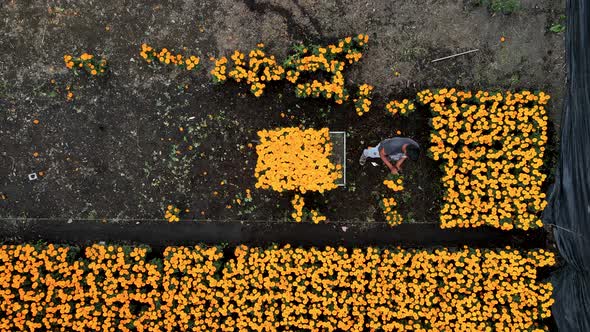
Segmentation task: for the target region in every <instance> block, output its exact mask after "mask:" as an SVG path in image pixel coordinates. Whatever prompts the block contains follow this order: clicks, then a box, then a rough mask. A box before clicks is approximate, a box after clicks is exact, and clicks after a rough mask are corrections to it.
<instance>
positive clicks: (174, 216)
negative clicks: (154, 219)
mask: <svg viewBox="0 0 590 332" xmlns="http://www.w3.org/2000/svg"><path fill="white" fill-rule="evenodd" d="M179 213H180V209H179V208H177V207H175V206H174V205H168V206H167V207H166V213H165V214H164V218H166V220H168V222H177V221H179V220H180V217H179V216H178V215H179Z"/></svg>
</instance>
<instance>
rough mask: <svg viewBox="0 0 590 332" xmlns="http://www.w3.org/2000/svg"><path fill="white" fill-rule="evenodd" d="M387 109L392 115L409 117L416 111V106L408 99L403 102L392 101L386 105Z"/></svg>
mask: <svg viewBox="0 0 590 332" xmlns="http://www.w3.org/2000/svg"><path fill="white" fill-rule="evenodd" d="M385 109H386V110H387V112H389V114H391V115H396V114H400V115H404V116H408V115H409V114H410V113H412V112H414V111H415V110H416V105H415V104H414V103H413V102H411V101H409V100H408V99H404V100H402V101H397V100H392V101H390V102H388V103H387V104H386V105H385Z"/></svg>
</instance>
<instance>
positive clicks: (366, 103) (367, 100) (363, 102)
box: [354, 84, 373, 116]
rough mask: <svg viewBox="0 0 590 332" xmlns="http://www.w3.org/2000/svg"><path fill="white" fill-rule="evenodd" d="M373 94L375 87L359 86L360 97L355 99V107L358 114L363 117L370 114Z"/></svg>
mask: <svg viewBox="0 0 590 332" xmlns="http://www.w3.org/2000/svg"><path fill="white" fill-rule="evenodd" d="M372 93H373V86H371V85H368V84H361V86H359V91H358V96H357V98H356V99H354V107H355V109H356V114H358V116H361V115H363V114H365V113H367V112H369V110H370V108H371V94H372Z"/></svg>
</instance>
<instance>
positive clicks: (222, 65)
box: [209, 56, 227, 83]
mask: <svg viewBox="0 0 590 332" xmlns="http://www.w3.org/2000/svg"><path fill="white" fill-rule="evenodd" d="M209 60H211V61H214V62H215V67H214V68H213V70H211V75H212V76H213V81H215V83H222V82H225V81H226V80H227V58H226V57H224V56H223V57H221V58H219V59H215V58H213V57H211V58H210V59H209Z"/></svg>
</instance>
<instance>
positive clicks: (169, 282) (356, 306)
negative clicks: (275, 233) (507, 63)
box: [0, 245, 555, 332]
mask: <svg viewBox="0 0 590 332" xmlns="http://www.w3.org/2000/svg"><path fill="white" fill-rule="evenodd" d="M148 251H149V248H146V247H135V248H131V247H121V246H104V245H93V246H91V247H88V248H87V249H86V250H85V252H84V253H82V254H81V257H80V258H76V254H77V252H76V249H75V248H69V247H57V246H54V245H48V246H31V245H10V246H9V245H3V246H0V284H1V285H2V292H1V293H0V301H1V302H0V308H1V309H0V310H1V311H2V315H1V316H0V330H1V331H25V330H26V331H60V330H62V331H123V332H126V331H189V330H191V331H192V330H198V331H236V330H256V331H262V330H264V331H285V330H322V331H334V330H344V331H400V330H414V331H449V330H451V331H486V330H495V331H542V330H547V327H546V326H543V325H542V324H543V320H544V319H545V318H547V317H550V315H551V311H550V307H551V305H552V303H553V299H552V298H551V295H552V291H553V287H552V285H551V284H550V283H542V282H538V281H537V279H538V276H537V268H541V267H545V266H550V265H553V264H555V257H554V255H553V254H552V253H550V252H546V251H543V250H534V251H527V252H519V251H516V250H512V249H510V248H506V249H500V250H487V249H483V250H481V249H469V248H464V249H459V250H447V249H436V250H402V249H379V248H367V249H364V250H361V249H352V250H349V249H345V248H330V247H327V248H325V249H316V248H311V249H301V248H296V249H295V248H291V247H290V246H285V247H282V248H279V247H276V246H275V247H272V248H269V249H262V248H248V247H245V246H239V247H237V248H236V249H235V258H230V259H228V260H227V261H224V260H223V253H222V251H221V250H220V249H218V248H215V247H213V248H205V247H199V246H197V247H194V248H186V247H168V248H166V249H165V251H164V254H163V256H164V257H163V259H154V260H151V261H147V260H146V256H147V254H148Z"/></svg>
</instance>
